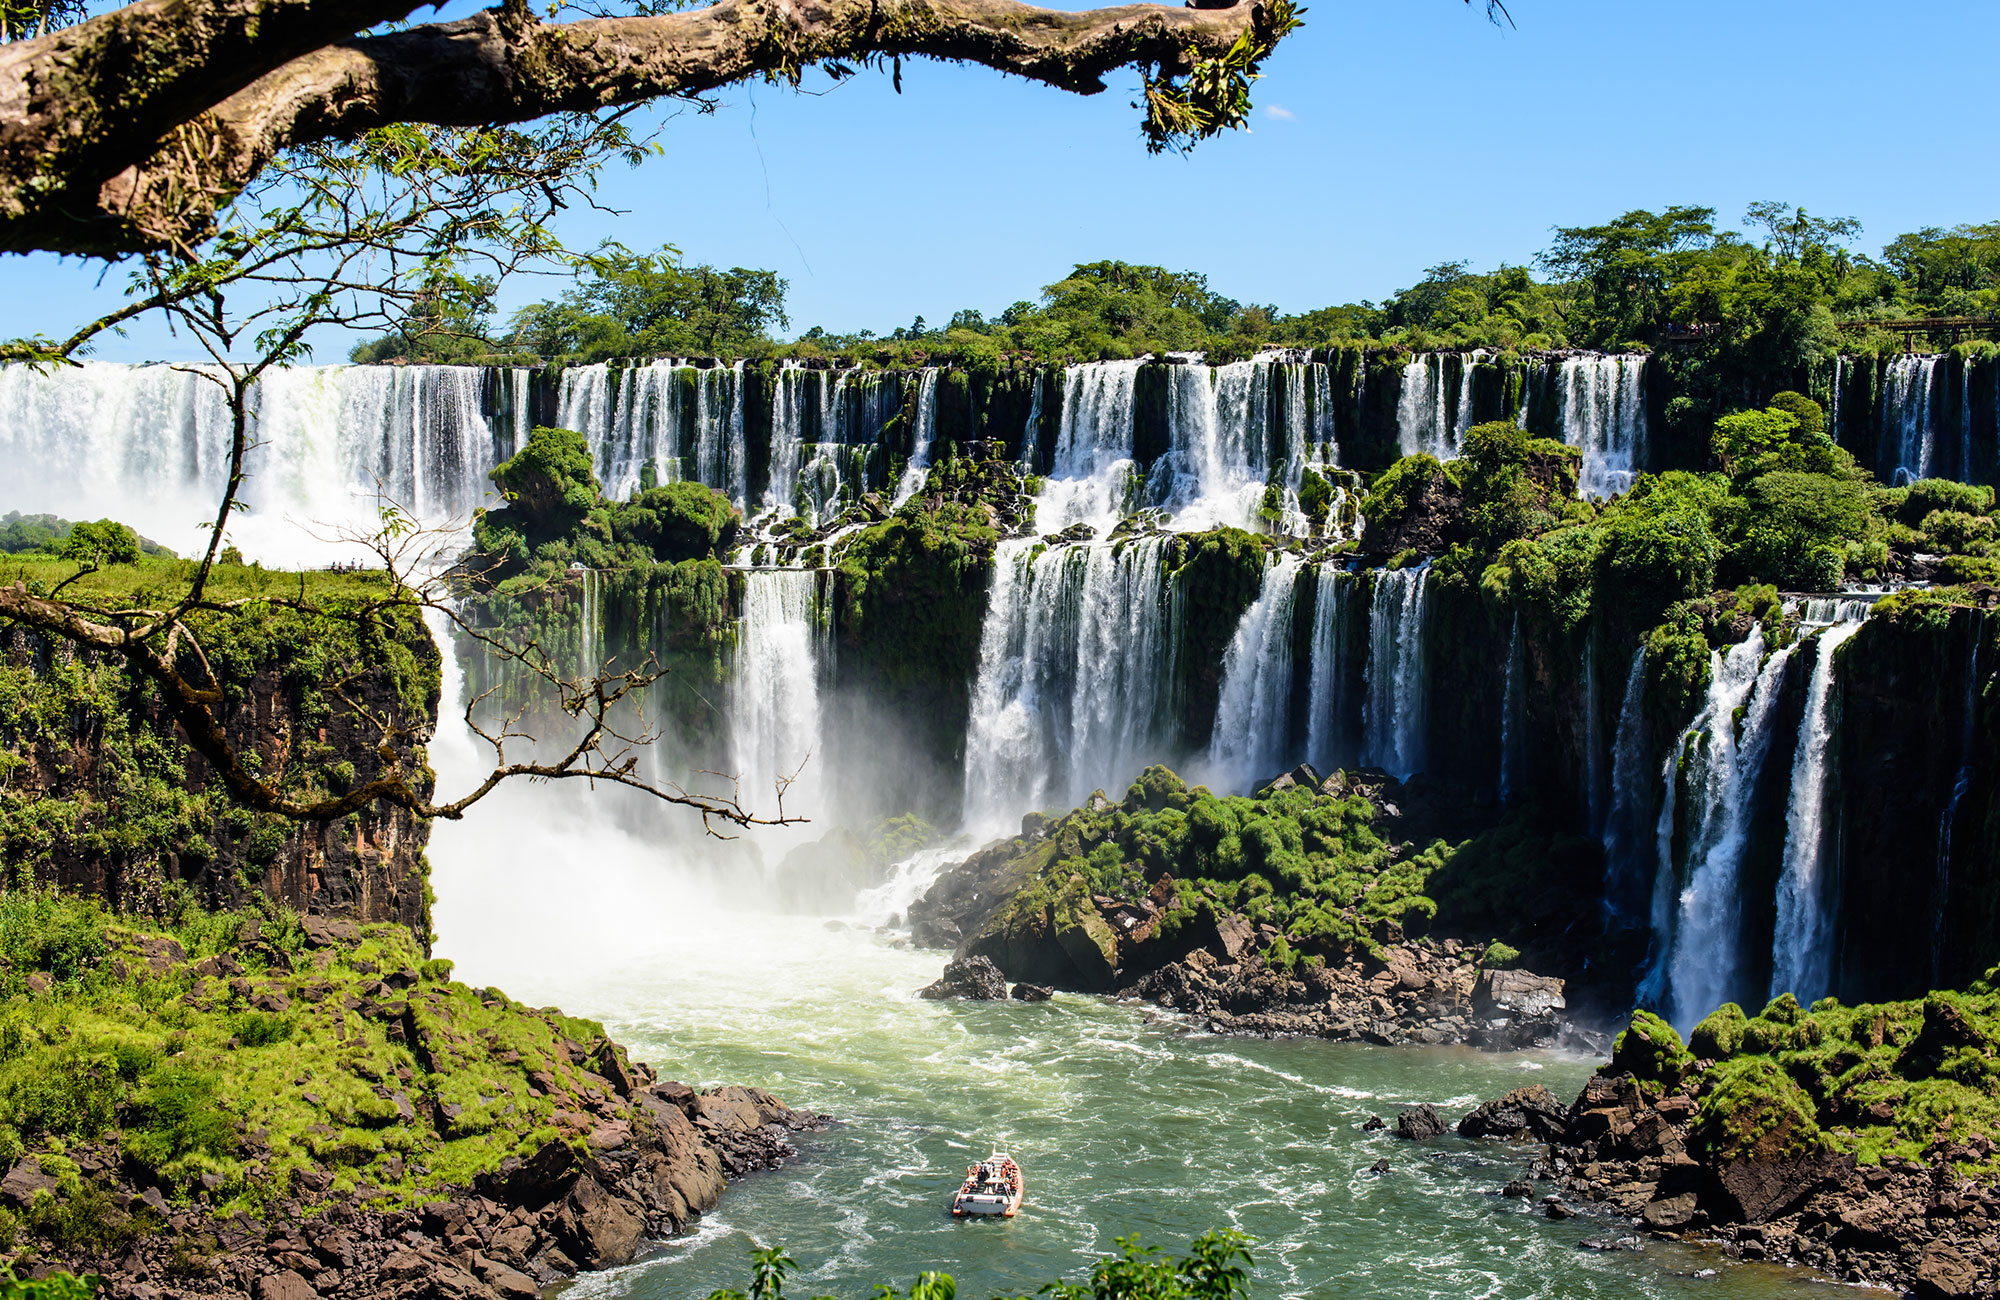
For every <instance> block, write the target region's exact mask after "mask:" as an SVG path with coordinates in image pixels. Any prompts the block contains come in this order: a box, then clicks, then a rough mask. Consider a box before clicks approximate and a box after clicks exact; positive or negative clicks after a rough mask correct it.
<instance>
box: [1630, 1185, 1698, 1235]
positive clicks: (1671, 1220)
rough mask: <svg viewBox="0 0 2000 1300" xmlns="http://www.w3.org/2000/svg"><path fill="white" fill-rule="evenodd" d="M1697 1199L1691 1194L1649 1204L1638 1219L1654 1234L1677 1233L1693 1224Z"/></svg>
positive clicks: (1684, 1193) (1686, 1193) (1683, 1194)
mask: <svg viewBox="0 0 2000 1300" xmlns="http://www.w3.org/2000/svg"><path fill="white" fill-rule="evenodd" d="M1696 1201H1697V1198H1696V1196H1695V1194H1694V1193H1693V1192H1683V1193H1682V1194H1681V1195H1679V1196H1669V1197H1667V1198H1665V1199H1664V1200H1658V1201H1652V1202H1649V1203H1648V1204H1647V1206H1646V1208H1645V1209H1644V1210H1643V1211H1641V1213H1640V1217H1641V1218H1642V1219H1644V1220H1645V1223H1646V1226H1647V1227H1648V1228H1651V1229H1652V1230H1653V1231H1654V1232H1678V1231H1680V1230H1681V1229H1683V1228H1685V1227H1687V1226H1688V1225H1689V1224H1690V1223H1692V1222H1693V1220H1694V1216H1695V1205H1696Z"/></svg>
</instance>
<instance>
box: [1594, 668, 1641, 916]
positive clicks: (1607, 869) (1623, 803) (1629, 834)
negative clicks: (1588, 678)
mask: <svg viewBox="0 0 2000 1300" xmlns="http://www.w3.org/2000/svg"><path fill="white" fill-rule="evenodd" d="M1645 700H1646V647H1645V645H1644V644H1643V643H1641V644H1640V646H1639V648H1638V649H1637V650H1634V651H1633V652H1632V663H1631V666H1630V667H1629V668H1627V669H1626V670H1625V692H1624V695H1623V696H1622V697H1621V699H1620V701H1619V704H1618V733H1617V735H1616V736H1615V737H1613V739H1612V748H1611V811H1610V813H1609V815H1607V816H1606V817H1605V819H1604V835H1603V844H1604V909H1605V919H1606V921H1607V922H1610V923H1614V924H1615V923H1622V922H1624V921H1625V920H1626V918H1627V916H1628V914H1629V910H1630V904H1631V900H1632V899H1633V897H1634V895H1635V894H1636V893H1637V892H1638V890H1639V888H1640V886H1641V882H1642V881H1643V880H1644V867H1645V864H1646V858H1647V852H1646V851H1647V849H1648V847H1650V844H1651V836H1649V835H1648V834H1647V827H1646V824H1645V819H1646V804H1647V802H1648V801H1647V798H1646V786H1647V782H1648V781H1649V779H1650V778H1651V772H1650V770H1649V769H1648V766H1647V763H1646V709H1645Z"/></svg>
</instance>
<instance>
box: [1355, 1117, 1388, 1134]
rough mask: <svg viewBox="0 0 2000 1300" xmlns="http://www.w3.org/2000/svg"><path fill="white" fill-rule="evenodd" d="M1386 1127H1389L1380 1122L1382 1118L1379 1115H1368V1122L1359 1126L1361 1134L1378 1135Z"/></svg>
mask: <svg viewBox="0 0 2000 1300" xmlns="http://www.w3.org/2000/svg"><path fill="white" fill-rule="evenodd" d="M1387 1127H1389V1126H1388V1125H1387V1124H1385V1123H1384V1122H1383V1121H1382V1117H1381V1116H1380V1115H1370V1116H1369V1117H1368V1122H1367V1123H1366V1124H1363V1125H1362V1126H1361V1131H1362V1132H1363V1133H1380V1132H1381V1131H1382V1130H1383V1129H1385V1128H1387Z"/></svg>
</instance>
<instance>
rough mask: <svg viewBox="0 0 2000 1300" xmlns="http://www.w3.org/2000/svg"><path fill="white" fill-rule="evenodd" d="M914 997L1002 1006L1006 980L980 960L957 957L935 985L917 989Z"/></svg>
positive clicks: (980, 958) (977, 958) (981, 958)
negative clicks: (959, 1000) (991, 1003)
mask: <svg viewBox="0 0 2000 1300" xmlns="http://www.w3.org/2000/svg"><path fill="white" fill-rule="evenodd" d="M917 996H918V997H920V998H928V999H930V1000H931V1001H933V1002H941V1001H944V1000H945V999H947V998H964V999H966V1000H968V1001H974V1002H1004V1001H1005V1000H1006V998H1007V978H1006V976H1004V975H1002V974H1001V973H1000V968H999V967H998V966H995V965H994V964H993V963H992V962H990V961H988V960H987V959H986V958H984V957H960V958H958V959H956V960H954V961H952V962H951V963H950V964H948V965H947V966H946V967H945V968H944V975H943V976H942V977H940V978H939V979H938V980H937V982H936V983H934V984H929V985H926V986H925V987H923V988H921V989H918V990H917ZM1024 1000H1025V999H1024Z"/></svg>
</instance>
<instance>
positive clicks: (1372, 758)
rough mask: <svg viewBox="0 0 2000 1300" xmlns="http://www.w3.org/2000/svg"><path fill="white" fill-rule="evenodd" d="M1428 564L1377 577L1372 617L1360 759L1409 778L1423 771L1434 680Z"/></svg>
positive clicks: (1379, 574) (1388, 571)
mask: <svg viewBox="0 0 2000 1300" xmlns="http://www.w3.org/2000/svg"><path fill="white" fill-rule="evenodd" d="M1429 578H1430V569H1429V566H1428V565H1419V566H1417V567H1416V568H1412V569H1396V570H1387V569H1385V570H1383V571H1381V572H1379V573H1377V574H1376V575H1375V594H1374V599H1373V601H1372V603H1371V606H1370V609H1369V614H1368V669H1367V679H1366V680H1367V697H1366V702H1365V705H1364V710H1363V719H1362V761H1363V762H1365V763H1368V764H1370V765H1371V766H1375V767H1381V768H1385V769H1387V770H1388V771H1389V772H1391V773H1394V774H1395V775H1396V776H1397V777H1398V778H1407V777H1409V776H1411V775H1412V774H1414V773H1416V772H1420V771H1422V770H1423V767H1424V762H1425V759H1426V754H1425V744H1424V738H1425V732H1426V730H1427V727H1428V724H1429V704H1430V690H1429V687H1430V680H1429V674H1428V667H1429V664H1428V655H1427V651H1428V648H1429V647H1428V645H1427V639H1426V637H1425V635H1424V633H1425V627H1426V623H1427V621H1428V620H1427V619H1426V617H1425V615H1426V613H1427V610H1426V607H1425V604H1424V595H1425V590H1426V587H1427V585H1428V582H1429Z"/></svg>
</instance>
